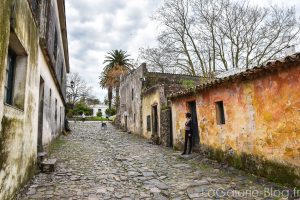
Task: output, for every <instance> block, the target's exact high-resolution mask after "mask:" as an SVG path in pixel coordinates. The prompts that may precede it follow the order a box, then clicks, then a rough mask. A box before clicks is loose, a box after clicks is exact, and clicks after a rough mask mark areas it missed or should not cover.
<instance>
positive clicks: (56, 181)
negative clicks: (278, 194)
mask: <svg viewBox="0 0 300 200" xmlns="http://www.w3.org/2000/svg"><path fill="white" fill-rule="evenodd" d="M70 126H71V128H72V130H73V132H72V134H71V135H69V136H64V137H62V138H61V139H60V140H59V141H58V142H56V144H55V145H53V148H54V149H53V151H52V153H51V156H50V157H51V158H57V160H58V164H57V166H56V171H55V172H54V173H52V174H43V173H40V174H38V175H36V176H35V177H34V179H33V180H32V181H31V182H30V184H29V185H28V186H27V187H25V188H24V189H23V190H22V191H21V193H20V194H19V196H18V197H17V198H18V199H22V200H23V199H60V200H62V199H90V200H94V199H159V200H164V199H216V198H218V199H264V197H266V188H270V187H272V188H273V190H280V189H284V188H280V187H279V186H277V185H276V184H273V183H270V182H268V181H266V180H265V179H262V178H257V177H254V176H251V175H247V174H246V173H245V172H243V171H239V170H236V169H233V168H230V167H226V166H222V165H220V164H218V163H217V162H214V161H211V160H208V159H204V158H202V157H201V156H196V155H197V154H194V155H193V156H191V157H189V158H185V157H182V156H180V152H174V151H173V150H172V149H168V148H163V147H161V146H156V145H152V144H150V143H148V141H147V140H145V139H142V138H140V137H138V136H135V135H131V134H127V133H124V132H121V131H120V130H117V129H115V128H114V127H112V125H110V124H108V129H107V130H101V126H100V123H99V122H86V123H82V122H77V123H76V124H75V123H71V124H70ZM217 189H219V190H218V192H215V191H216V190H217ZM249 191H251V192H252V193H251V194H250V192H249ZM225 193H227V194H225ZM269 199H280V198H275V197H271V198H269Z"/></svg>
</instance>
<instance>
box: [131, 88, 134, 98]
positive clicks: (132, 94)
mask: <svg viewBox="0 0 300 200" xmlns="http://www.w3.org/2000/svg"><path fill="white" fill-rule="evenodd" d="M133 97H134V95H133V88H132V89H131V99H132V100H133Z"/></svg>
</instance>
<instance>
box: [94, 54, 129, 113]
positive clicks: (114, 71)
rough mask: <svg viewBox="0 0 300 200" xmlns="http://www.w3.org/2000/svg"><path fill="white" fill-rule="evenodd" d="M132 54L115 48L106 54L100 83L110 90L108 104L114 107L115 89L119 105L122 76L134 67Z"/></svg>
mask: <svg viewBox="0 0 300 200" xmlns="http://www.w3.org/2000/svg"><path fill="white" fill-rule="evenodd" d="M129 57H130V55H128V54H127V52H126V51H123V50H113V51H110V52H108V53H107V55H106V56H105V60H104V62H103V63H104V64H106V65H105V67H104V69H103V71H102V73H101V75H100V85H101V87H102V88H106V89H107V91H108V106H109V108H111V107H112V99H113V90H115V91H116V101H117V102H116V105H117V106H118V98H119V87H120V77H121V76H122V75H125V74H127V73H128V72H129V71H130V70H131V69H132V68H133V66H132V64H131V59H130V58H129Z"/></svg>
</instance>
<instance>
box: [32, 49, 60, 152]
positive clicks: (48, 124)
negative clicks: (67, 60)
mask: <svg viewBox="0 0 300 200" xmlns="http://www.w3.org/2000/svg"><path fill="white" fill-rule="evenodd" d="M38 65H39V69H40V76H41V78H42V79H43V80H44V109H43V110H44V111H43V146H47V145H48V144H49V143H50V142H51V140H52V139H53V138H55V137H57V136H58V135H59V134H60V133H61V132H62V130H63V127H64V119H65V108H64V102H63V99H62V98H61V96H60V94H59V91H58V88H57V85H56V84H55V82H54V80H53V78H52V76H51V72H50V69H49V67H50V66H49V65H48V64H47V62H46V60H45V57H44V56H43V53H42V50H41V48H39V57H38ZM50 90H51V93H52V94H51V97H50ZM55 99H57V108H56V109H57V119H56V120H55Z"/></svg>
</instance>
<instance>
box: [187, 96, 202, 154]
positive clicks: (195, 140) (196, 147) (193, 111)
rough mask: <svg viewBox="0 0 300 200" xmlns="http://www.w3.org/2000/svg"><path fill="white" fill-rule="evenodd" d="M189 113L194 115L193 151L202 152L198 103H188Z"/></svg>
mask: <svg viewBox="0 0 300 200" xmlns="http://www.w3.org/2000/svg"><path fill="white" fill-rule="evenodd" d="M188 107H189V112H190V113H191V114H192V120H193V124H194V127H193V149H194V150H196V151H199V150H200V137H199V129H198V119H197V107H196V101H191V102H188Z"/></svg>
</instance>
